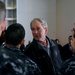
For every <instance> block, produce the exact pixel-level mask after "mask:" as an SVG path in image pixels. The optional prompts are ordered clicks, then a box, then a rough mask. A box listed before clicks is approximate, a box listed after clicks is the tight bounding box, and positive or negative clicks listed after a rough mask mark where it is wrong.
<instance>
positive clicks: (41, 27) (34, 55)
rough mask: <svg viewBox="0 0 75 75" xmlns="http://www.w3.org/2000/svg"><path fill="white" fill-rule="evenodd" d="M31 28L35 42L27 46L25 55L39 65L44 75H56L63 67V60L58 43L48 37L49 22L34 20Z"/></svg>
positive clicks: (39, 19)
mask: <svg viewBox="0 0 75 75" xmlns="http://www.w3.org/2000/svg"><path fill="white" fill-rule="evenodd" d="M30 28H31V30H32V35H33V41H32V42H31V43H30V44H29V45H27V47H26V50H25V54H26V55H27V56H28V57H30V58H31V59H32V60H33V61H35V62H36V63H37V64H38V66H39V68H40V70H41V72H42V75H56V74H57V73H58V71H59V69H60V66H61V58H60V54H59V50H58V48H57V44H56V42H55V41H53V40H50V39H49V38H48V37H47V36H46V35H47V32H48V26H47V22H46V21H45V20H43V19H41V18H34V19H33V20H32V21H31V23H30Z"/></svg>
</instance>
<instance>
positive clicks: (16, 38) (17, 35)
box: [5, 23, 25, 46]
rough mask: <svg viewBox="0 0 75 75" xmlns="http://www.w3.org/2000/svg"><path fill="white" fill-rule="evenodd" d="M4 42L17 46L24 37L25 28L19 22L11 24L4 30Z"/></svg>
mask: <svg viewBox="0 0 75 75" xmlns="http://www.w3.org/2000/svg"><path fill="white" fill-rule="evenodd" d="M5 37H6V44H10V45H14V46H17V45H18V44H20V42H21V41H22V40H23V39H24V37H25V29H24V27H23V26H22V25H21V24H19V23H14V24H11V25H10V26H9V27H8V28H7V30H6V34H5Z"/></svg>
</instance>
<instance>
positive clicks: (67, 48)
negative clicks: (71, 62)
mask: <svg viewBox="0 0 75 75" xmlns="http://www.w3.org/2000/svg"><path fill="white" fill-rule="evenodd" d="M71 40H72V35H70V36H69V37H68V43H67V44H65V45H64V46H63V48H62V51H63V52H62V58H63V60H64V61H65V60H67V59H70V58H71V57H73V56H74V54H73V51H72V46H71Z"/></svg>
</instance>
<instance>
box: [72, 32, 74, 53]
mask: <svg viewBox="0 0 75 75" xmlns="http://www.w3.org/2000/svg"><path fill="white" fill-rule="evenodd" d="M73 35H74V32H73V33H72V40H71V46H72V49H73V52H74V53H75V38H74V37H73Z"/></svg>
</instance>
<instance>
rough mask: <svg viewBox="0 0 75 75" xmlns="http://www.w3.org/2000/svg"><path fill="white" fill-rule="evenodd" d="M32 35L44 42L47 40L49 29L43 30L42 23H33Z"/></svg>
mask: <svg viewBox="0 0 75 75" xmlns="http://www.w3.org/2000/svg"><path fill="white" fill-rule="evenodd" d="M31 30H32V35H33V37H34V38H35V39H36V40H38V41H44V40H45V39H46V34H47V32H48V28H43V26H42V23H41V22H39V21H36V22H34V23H32V27H31Z"/></svg>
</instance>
